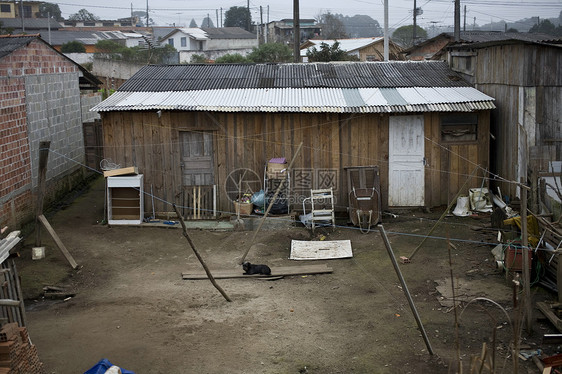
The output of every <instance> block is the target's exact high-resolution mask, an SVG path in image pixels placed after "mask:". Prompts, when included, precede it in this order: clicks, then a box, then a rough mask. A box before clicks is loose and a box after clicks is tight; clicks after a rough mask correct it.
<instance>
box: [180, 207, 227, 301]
mask: <svg viewBox="0 0 562 374" xmlns="http://www.w3.org/2000/svg"><path fill="white" fill-rule="evenodd" d="M172 206H173V207H174V210H175V211H176V214H177V215H178V218H179V220H180V224H181V228H182V230H183V236H185V238H186V239H187V242H188V243H189V245H190V246H191V249H193V252H194V253H195V256H197V259H198V260H199V262H200V263H201V266H203V269H205V273H207V277H208V278H209V280H210V281H211V283H212V284H213V286H215V288H216V289H217V290H219V292H220V293H221V295H222V296H223V297H224V298H225V300H226V301H229V302H231V301H232V300H231V299H230V297H228V295H227V294H226V292H224V290H223V289H222V288H221V286H219V285H218V284H217V282H216V281H215V278H214V277H213V274H211V271H210V270H209V268H208V267H207V264H205V261H203V258H202V257H201V255H199V252H197V249H195V245H194V244H193V241H191V238H190V237H189V234H188V233H187V228H186V227H185V222H184V221H183V216H182V215H181V213H180V211H179V210H178V208H177V206H176V204H173V205H172Z"/></svg>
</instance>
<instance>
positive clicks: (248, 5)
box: [246, 0, 252, 31]
mask: <svg viewBox="0 0 562 374" xmlns="http://www.w3.org/2000/svg"><path fill="white" fill-rule="evenodd" d="M246 9H248V24H247V26H246V27H247V30H248V31H250V19H251V18H252V17H251V16H250V0H248V2H247V5H246Z"/></svg>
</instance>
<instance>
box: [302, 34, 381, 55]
mask: <svg viewBox="0 0 562 374" xmlns="http://www.w3.org/2000/svg"><path fill="white" fill-rule="evenodd" d="M382 40H384V37H382V36H378V37H373V38H352V39H337V40H336V39H309V40H308V42H309V43H312V44H313V45H312V46H310V47H308V48H305V49H301V53H300V54H301V56H306V52H307V51H308V50H310V49H312V48H316V49H318V48H319V47H320V44H322V43H326V44H328V45H330V46H331V45H332V44H334V43H335V42H336V41H337V42H338V43H339V47H340V49H341V50H342V51H346V52H352V51H355V50H357V49H360V48H364V47H366V46H368V45H371V44H373V43H376V42H378V41H382Z"/></svg>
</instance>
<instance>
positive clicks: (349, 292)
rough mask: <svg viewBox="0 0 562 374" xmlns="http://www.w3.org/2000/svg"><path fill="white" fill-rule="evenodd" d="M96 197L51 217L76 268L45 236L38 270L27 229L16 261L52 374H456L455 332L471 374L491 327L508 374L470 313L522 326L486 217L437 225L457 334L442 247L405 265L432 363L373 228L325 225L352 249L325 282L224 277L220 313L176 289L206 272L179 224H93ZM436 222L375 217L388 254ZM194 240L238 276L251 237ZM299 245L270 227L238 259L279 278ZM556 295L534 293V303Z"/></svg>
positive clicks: (527, 365) (483, 323)
mask: <svg viewBox="0 0 562 374" xmlns="http://www.w3.org/2000/svg"><path fill="white" fill-rule="evenodd" d="M103 199H104V192H103V179H101V178H100V179H98V180H96V182H95V183H94V184H93V185H92V187H91V188H90V189H89V190H88V191H85V192H84V193H83V194H81V195H80V196H79V197H77V198H76V199H75V200H74V201H72V202H70V203H68V204H63V205H62V206H61V209H60V210H59V211H57V212H56V213H54V214H51V215H48V219H49V221H50V222H51V224H52V226H53V227H54V228H55V230H56V231H57V233H58V234H59V236H60V237H61V239H62V241H63V242H64V243H65V245H66V246H67V248H68V249H69V250H70V252H71V253H72V255H73V256H74V258H75V259H76V261H77V262H78V263H79V264H80V265H81V266H82V267H81V269H80V270H77V271H73V270H71V268H70V266H69V265H68V262H66V260H65V258H64V257H63V256H62V254H61V253H60V252H59V250H58V249H57V248H56V247H55V246H54V243H53V242H52V241H51V240H50V238H49V237H48V236H47V234H46V233H43V238H44V245H46V246H47V253H46V258H45V259H42V260H35V261H33V260H31V247H32V246H33V241H34V236H33V234H32V235H30V236H28V237H27V238H26V241H25V245H24V249H23V250H22V253H21V258H20V259H18V260H17V266H18V269H19V271H20V275H21V277H22V282H23V287H24V293H25V295H26V298H27V300H26V307H27V311H28V312H27V318H28V328H29V334H30V336H31V339H32V342H33V343H34V344H36V346H37V348H38V351H39V357H40V359H41V361H42V362H43V363H44V364H45V368H46V372H47V373H57V374H66V373H68V374H70V373H72V374H77V373H83V372H85V371H86V370H87V369H89V368H90V367H92V366H93V365H94V364H95V363H97V362H98V361H99V360H100V359H102V358H107V359H109V360H110V361H111V362H112V363H114V364H116V365H119V366H121V367H122V368H125V369H127V370H131V371H134V372H135V373H137V374H143V373H152V374H155V373H167V374H173V373H322V374H326V373H454V372H455V371H456V369H457V363H456V357H457V350H456V341H457V338H456V336H457V332H458V336H459V338H458V341H459V346H460V357H461V360H462V365H463V367H464V371H465V372H469V370H468V369H469V367H470V361H471V358H472V357H473V356H475V355H480V353H481V350H482V344H483V343H484V342H486V343H487V344H488V346H491V345H492V342H491V338H492V334H493V329H494V327H495V326H498V329H497V330H496V331H497V336H496V346H497V351H496V367H497V368H498V371H497V372H503V373H511V372H513V361H512V357H511V355H510V352H509V346H510V342H511V340H512V337H513V334H512V330H511V325H510V324H509V323H508V322H507V320H506V317H505V315H504V313H503V312H502V311H501V309H500V308H498V307H497V306H494V305H492V304H491V303H486V302H473V303H471V304H469V306H468V307H466V308H464V307H465V306H466V305H467V303H468V301H470V300H472V299H474V298H475V297H487V298H490V299H492V300H493V301H495V302H497V303H498V304H500V305H501V306H503V307H504V308H505V309H506V310H507V311H508V313H509V314H510V315H511V317H515V316H516V313H513V302H512V293H513V291H512V288H511V282H510V280H509V277H506V275H505V273H503V272H502V271H500V270H498V269H496V267H495V261H494V260H493V257H492V255H491V254H490V251H491V249H492V247H491V246H490V245H486V243H494V237H495V232H493V231H491V230H486V229H485V227H486V226H489V222H490V220H489V217H483V218H478V219H477V218H473V217H467V218H458V217H446V218H445V219H444V220H443V222H442V223H441V224H440V225H439V226H438V228H437V229H436V230H435V232H434V233H433V234H432V235H433V236H436V237H450V238H451V239H454V241H453V243H454V245H455V247H456V249H453V250H452V256H451V257H452V272H453V278H454V280H455V283H456V284H457V285H458V287H457V289H456V293H457V296H458V297H459V298H460V299H461V300H464V301H463V302H462V303H461V307H459V308H458V309H457V310H458V313H457V318H458V319H459V323H460V326H459V328H458V330H455V328H454V326H455V325H454V321H455V313H454V309H453V308H452V307H451V306H452V300H450V299H447V298H446V297H445V296H444V294H447V293H449V290H450V289H451V285H450V280H451V268H450V266H449V256H448V250H447V242H446V240H441V239H433V238H432V239H429V240H427V241H426V243H425V244H424V246H423V247H422V248H421V249H420V250H419V252H418V253H417V254H416V255H415V256H414V258H413V259H412V262H411V263H410V264H401V265H400V268H401V270H402V272H403V275H404V278H405V280H406V283H407V285H408V288H409V290H410V292H411V294H412V296H413V300H414V303H415V306H416V308H417V311H418V312H419V315H420V317H421V321H422V323H423V326H424V328H425V331H426V332H427V335H428V338H429V342H430V344H431V347H432V349H433V352H434V354H433V355H430V354H429V353H428V348H427V346H426V344H425V342H424V340H423V338H422V335H421V333H420V330H419V329H418V327H417V324H416V321H415V319H414V317H413V314H412V312H411V310H410V307H409V305H408V301H407V299H406V298H405V296H404V293H403V291H402V287H401V286H400V282H399V279H398V277H397V275H396V273H395V271H394V269H393V267H392V263H391V261H390V259H389V256H388V254H387V251H386V249H385V246H384V243H383V240H382V238H381V235H380V234H379V233H378V231H375V232H371V233H369V234H366V235H365V234H361V233H360V232H359V231H358V230H356V229H354V228H353V227H340V228H338V229H337V230H336V231H335V232H333V233H332V232H331V231H327V232H326V233H325V234H326V235H327V240H339V239H350V240H351V243H352V246H353V254H354V256H353V258H351V259H338V260H324V261H314V263H319V264H327V265H328V266H330V267H332V268H333V273H332V274H322V275H308V276H290V277H285V278H283V279H279V280H274V281H273V280H269V281H267V280H260V279H256V278H251V279H221V280H218V281H217V282H218V283H219V285H220V286H221V287H222V288H223V289H224V291H225V292H226V293H227V294H228V295H229V296H230V297H231V298H232V300H233V301H232V302H230V303H229V302H227V301H226V300H225V299H224V298H223V297H222V296H221V294H220V293H219V292H218V291H217V290H216V289H215V288H214V287H213V286H212V284H211V283H210V282H209V281H208V280H183V279H182V276H181V273H182V272H186V271H190V270H201V265H200V264H199V262H198V261H197V258H196V257H195V255H194V254H193V252H192V250H191V249H190V248H189V247H188V243H187V241H186V240H185V238H184V237H183V236H182V232H181V230H180V229H179V228H177V227H178V226H179V225H176V226H175V227H176V228H172V227H170V228H168V229H166V228H153V227H124V226H113V227H108V226H106V225H103V224H102V223H101V222H102V220H103V205H104V204H103ZM441 213H442V211H435V212H432V213H423V212H421V211H419V212H418V211H416V212H407V213H406V212H404V213H401V214H399V215H398V216H397V217H391V216H384V222H383V223H384V228H385V230H386V232H387V234H388V237H389V239H390V242H391V244H392V247H393V249H394V251H395V254H396V256H397V257H399V256H408V255H410V254H411V252H412V251H413V249H414V248H415V247H416V246H417V245H418V243H420V241H421V240H422V237H423V236H424V235H426V234H427V233H428V231H429V230H430V229H431V227H432V226H433V225H434V223H435V222H436V221H437V219H439V217H440V215H441ZM190 235H191V236H192V239H193V242H194V243H195V245H196V247H197V248H198V249H199V250H200V253H201V255H202V256H203V258H204V259H205V261H206V262H207V264H208V265H209V267H210V268H211V270H213V269H231V270H234V269H239V270H240V271H242V270H241V267H240V266H239V265H238V261H239V259H240V258H241V256H242V254H243V253H244V251H245V250H246V248H248V245H249V244H250V241H251V238H252V232H250V231H223V232H219V231H202V230H191V231H190ZM292 239H299V240H318V236H314V237H313V236H312V235H311V234H310V232H309V231H308V230H307V229H305V228H304V227H297V226H295V227H292V228H290V229H287V228H284V229H282V230H276V231H273V230H268V231H263V232H261V233H260V234H259V236H258V240H257V242H258V243H257V244H256V245H254V246H253V247H252V248H251V250H250V253H249V255H248V257H247V259H248V260H249V261H251V262H254V263H265V264H268V265H269V266H270V267H272V268H275V267H277V266H301V265H304V264H310V261H305V262H302V261H291V260H288V257H289V254H290V244H291V240H292ZM45 285H51V286H58V287H62V288H64V289H65V290H66V291H68V292H72V293H76V295H75V296H74V297H72V298H70V299H69V300H66V301H65V300H61V299H55V300H52V299H48V298H44V297H43V286H45ZM550 296H551V295H549V294H547V293H546V291H542V290H541V289H538V290H536V294H535V299H538V298H541V299H543V298H548V297H550ZM463 308H464V311H463ZM461 312H462V315H461ZM537 314H538V312H537ZM552 332H554V331H553V330H552V327H551V326H550V325H549V324H548V323H547V322H545V321H544V320H542V319H541V320H538V321H535V323H534V333H533V334H531V335H528V334H525V333H524V334H523V338H524V339H523V342H522V343H523V344H524V346H525V347H528V348H529V349H536V348H542V349H543V350H544V351H545V353H548V348H546V347H541V346H540V341H541V338H542V334H544V333H552ZM555 348H556V347H554V348H553V349H555ZM553 353H554V352H553ZM519 372H520V373H536V372H538V370H537V368H536V366H535V365H534V364H533V363H532V362H531V361H530V360H529V361H526V362H524V361H519Z"/></svg>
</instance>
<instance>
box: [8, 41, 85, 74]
mask: <svg viewBox="0 0 562 374" xmlns="http://www.w3.org/2000/svg"><path fill="white" fill-rule="evenodd" d="M79 71H80V69H79V68H78V66H77V65H76V64H74V63H73V62H72V61H70V60H67V59H65V58H63V57H62V56H61V55H60V54H58V53H56V52H55V51H53V50H52V49H51V48H50V47H49V46H48V45H47V44H45V43H43V42H41V41H39V40H35V41H32V42H31V43H29V45H28V46H27V47H22V48H19V49H18V50H16V51H14V52H12V53H10V54H9V55H7V56H5V57H4V58H2V59H0V77H19V76H24V75H36V74H57V73H77V72H79Z"/></svg>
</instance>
